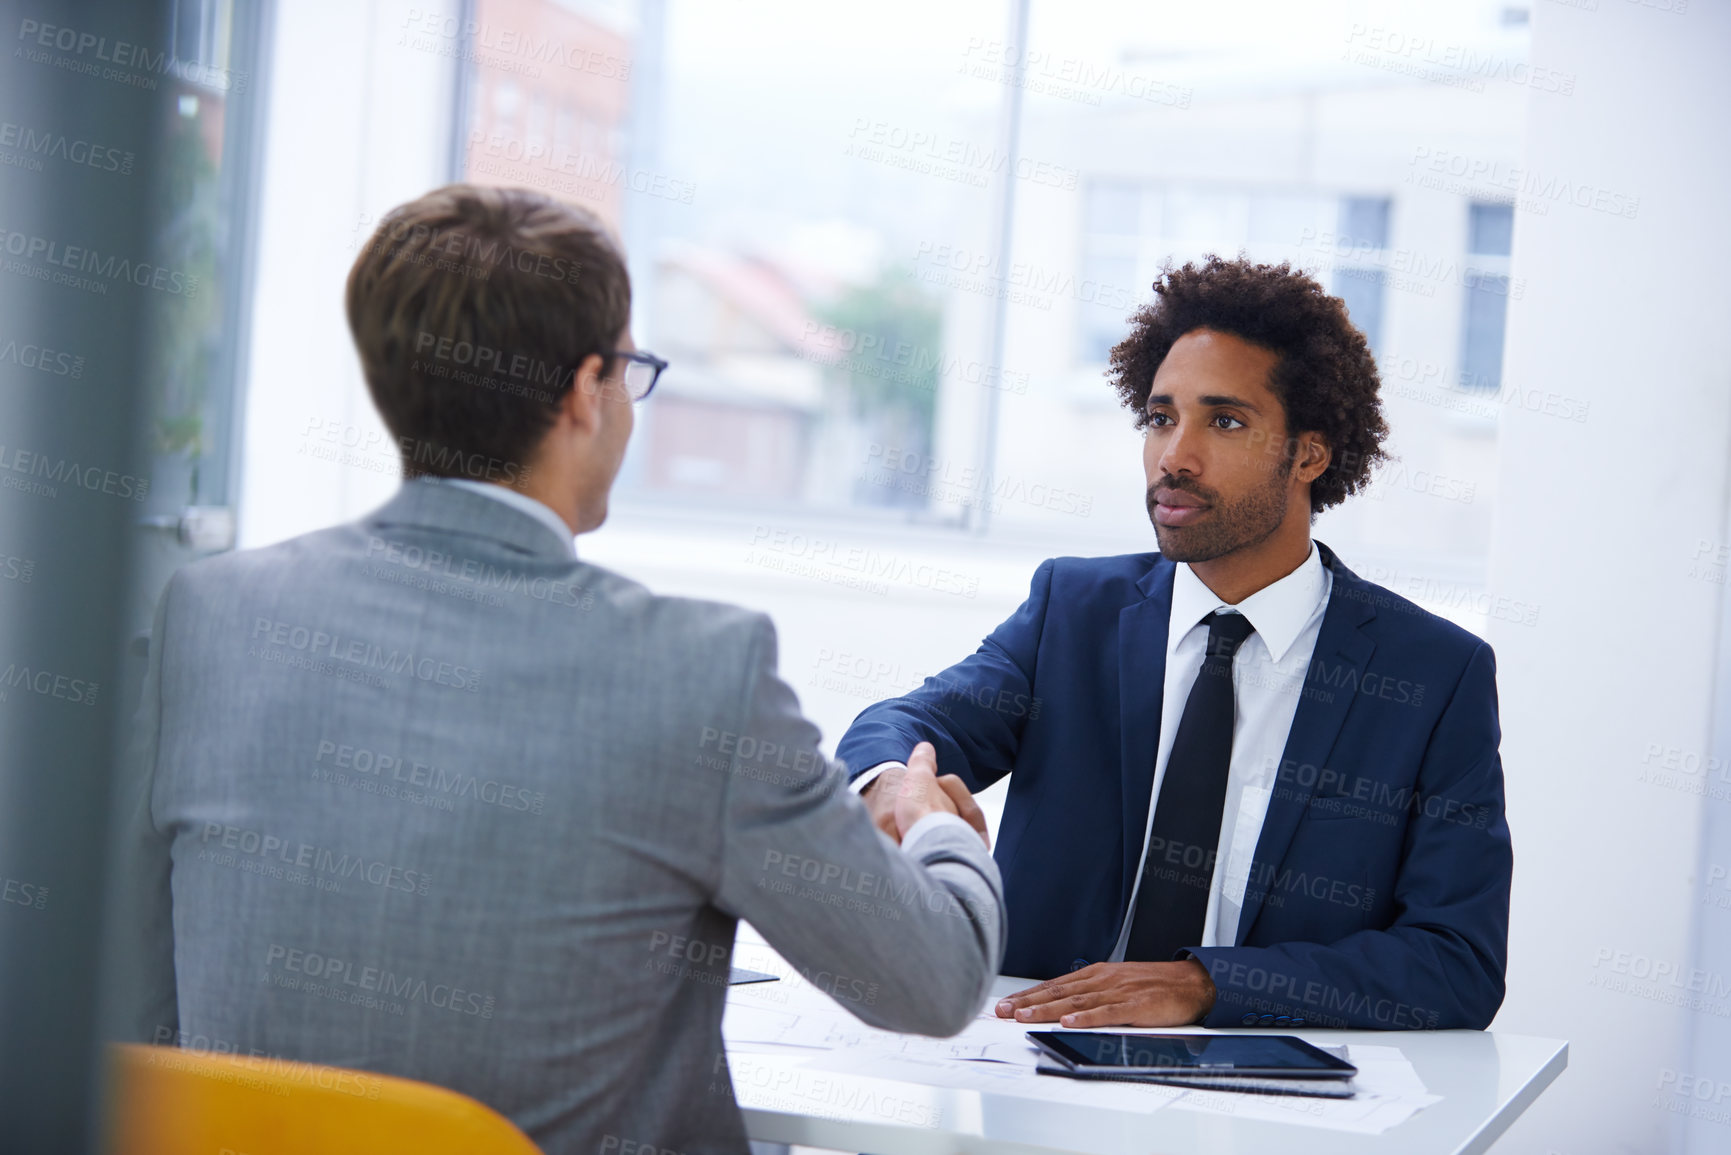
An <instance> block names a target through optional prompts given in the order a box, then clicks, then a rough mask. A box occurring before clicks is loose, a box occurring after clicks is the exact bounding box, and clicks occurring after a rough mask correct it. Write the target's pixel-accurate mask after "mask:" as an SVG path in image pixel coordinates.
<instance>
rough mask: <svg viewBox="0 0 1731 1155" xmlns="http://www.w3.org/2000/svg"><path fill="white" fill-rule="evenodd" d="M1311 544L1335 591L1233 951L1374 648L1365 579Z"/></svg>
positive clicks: (1255, 909) (1270, 804)
mask: <svg viewBox="0 0 1731 1155" xmlns="http://www.w3.org/2000/svg"><path fill="white" fill-rule="evenodd" d="M1316 547H1317V549H1319V550H1321V551H1322V561H1323V564H1324V565H1326V566H1328V568H1329V571H1330V572H1331V573H1332V574H1333V576H1334V587H1333V589H1332V590H1331V591H1330V592H1329V596H1328V609H1327V610H1326V611H1325V612H1324V613H1323V617H1322V629H1321V630H1320V631H1319V632H1318V634H1317V637H1316V649H1315V650H1314V651H1313V652H1312V653H1311V656H1310V667H1309V669H1308V670H1306V671H1305V675H1304V691H1303V695H1302V697H1300V698H1299V702H1298V712H1297V713H1296V714H1294V715H1293V719H1292V729H1291V731H1290V732H1289V733H1288V734H1287V737H1286V749H1285V753H1284V755H1283V760H1282V767H1291V768H1292V771H1291V773H1288V774H1284V775H1280V774H1277V775H1276V778H1275V786H1274V793H1273V797H1271V798H1270V799H1269V802H1268V815H1267V817H1266V818H1264V819H1263V822H1262V836H1261V837H1260V838H1259V839H1258V840H1257V843H1256V855H1255V857H1254V858H1253V859H1252V862H1251V870H1250V882H1249V884H1248V885H1247V886H1246V887H1245V891H1244V909H1243V912H1242V914H1241V915H1240V916H1239V919H1238V938H1237V942H1236V943H1235V944H1234V945H1237V946H1242V945H1243V944H1244V941H1245V939H1246V938H1247V937H1249V934H1250V929H1251V927H1253V926H1254V925H1255V923H1256V916H1257V915H1258V914H1260V913H1261V911H1262V900H1263V899H1264V898H1265V897H1266V896H1267V894H1268V890H1269V884H1270V883H1272V882H1273V881H1274V877H1275V875H1276V873H1277V872H1278V870H1279V867H1280V862H1281V860H1282V859H1283V858H1285V857H1286V848H1287V847H1288V846H1290V845H1291V844H1292V836H1293V834H1294V833H1296V832H1297V830H1298V822H1299V819H1300V818H1302V817H1303V816H1304V811H1305V807H1306V806H1308V805H1309V804H1310V794H1311V784H1313V783H1314V782H1315V781H1316V779H1317V775H1316V773H1314V772H1306V771H1303V770H1301V769H1300V767H1303V766H1307V765H1308V766H1313V767H1316V768H1317V770H1319V771H1320V770H1321V769H1322V768H1324V767H1326V766H1327V764H1328V755H1329V752H1330V751H1331V750H1333V749H1334V740H1335V738H1337V737H1338V736H1339V735H1340V728H1341V726H1342V725H1343V724H1344V723H1345V721H1346V713H1347V711H1348V710H1349V709H1351V707H1352V702H1353V699H1354V698H1356V697H1357V696H1358V684H1359V679H1360V678H1361V677H1362V676H1363V674H1364V671H1365V667H1366V665H1367V664H1368V663H1369V661H1370V655H1371V653H1372V651H1374V650H1375V649H1376V642H1375V641H1374V640H1373V639H1372V637H1371V636H1370V634H1369V633H1368V632H1366V631H1365V629H1364V626H1365V624H1366V623H1367V622H1369V621H1370V620H1371V619H1372V618H1374V617H1375V616H1376V610H1375V608H1374V605H1373V602H1374V599H1373V598H1371V597H1368V596H1366V594H1367V591H1366V590H1365V588H1364V582H1362V581H1360V580H1359V577H1358V575H1357V574H1355V573H1353V572H1352V571H1351V570H1349V569H1347V568H1346V567H1345V566H1344V565H1342V564H1341V563H1340V561H1339V559H1338V558H1336V557H1335V556H1334V551H1332V550H1330V549H1329V548H1328V547H1327V546H1325V545H1323V544H1322V543H1321V542H1317V543H1316Z"/></svg>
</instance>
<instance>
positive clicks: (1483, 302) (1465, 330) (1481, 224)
mask: <svg viewBox="0 0 1731 1155" xmlns="http://www.w3.org/2000/svg"><path fill="white" fill-rule="evenodd" d="M1514 230H1515V210H1514V206H1513V205H1508V204H1471V205H1468V206H1467V254H1468V256H1467V264H1466V267H1465V272H1464V275H1463V276H1462V281H1463V282H1464V286H1465V300H1464V301H1463V302H1462V306H1461V358H1460V378H1459V381H1460V385H1461V387H1462V388H1464V389H1476V390H1485V391H1488V392H1495V391H1496V390H1498V389H1501V388H1502V384H1503V332H1504V329H1505V328H1506V326H1507V323H1508V309H1509V292H1510V285H1511V280H1510V277H1509V269H1508V266H1509V260H1508V258H1509V254H1510V252H1511V251H1512V249H1513V246H1514Z"/></svg>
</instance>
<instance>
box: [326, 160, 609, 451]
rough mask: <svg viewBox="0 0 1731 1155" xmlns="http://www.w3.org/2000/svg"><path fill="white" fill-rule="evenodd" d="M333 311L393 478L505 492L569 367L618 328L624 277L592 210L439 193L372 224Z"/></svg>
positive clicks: (526, 197) (519, 195) (541, 199)
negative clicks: (342, 312) (344, 326)
mask: <svg viewBox="0 0 1731 1155" xmlns="http://www.w3.org/2000/svg"><path fill="white" fill-rule="evenodd" d="M345 303H346V306H347V309H348V316H349V331H350V332H351V333H353V334H354V338H355V348H356V349H357V350H358V351H359V352H360V357H361V370H362V372H363V373H364V374H365V375H366V379H367V389H368V391H369V392H370V393H371V394H372V397H373V404H374V405H375V406H377V407H378V410H379V416H381V417H383V418H384V421H385V425H386V427H387V428H389V429H390V431H391V433H392V435H393V436H394V437H395V438H396V439H397V445H398V448H399V450H400V451H401V453H402V457H403V476H404V477H418V476H422V475H432V476H435V477H468V478H474V479H476V480H489V481H505V482H507V483H508V482H510V481H512V480H514V479H515V478H516V477H518V476H519V475H521V474H523V473H525V472H527V463H528V461H529V460H530V458H531V457H533V455H534V453H535V450H536V448H537V447H538V446H539V445H540V443H541V440H542V438H544V437H545V436H546V434H547V430H548V429H550V428H551V427H552V424H553V415H554V413H555V411H556V409H557V406H558V404H559V399H560V398H561V397H562V396H563V395H564V393H565V391H566V390H567V389H569V388H571V383H572V378H573V375H574V374H575V372H576V370H577V366H578V365H579V364H581V363H582V361H583V359H584V358H585V357H587V356H589V355H590V354H592V353H599V354H601V355H602V356H603V357H607V355H608V354H609V353H610V352H612V350H613V348H614V342H615V341H616V340H617V339H618V337H619V334H620V333H622V332H623V331H624V330H625V327H626V325H628V324H629V323H630V319H631V279H630V277H629V276H628V275H627V273H626V271H625V258H624V254H623V253H622V252H621V251H620V247H619V244H618V242H617V241H616V240H614V238H613V236H612V234H611V233H610V232H609V231H608V229H607V226H606V225H605V224H603V223H602V221H601V220H600V218H598V217H596V216H595V215H594V214H593V213H590V212H588V211H586V210H584V209H581V208H578V207H576V206H573V205H567V204H563V203H561V202H559V201H556V200H554V199H553V198H551V197H548V196H545V195H543V194H541V193H538V192H533V191H531V190H529V189H518V188H491V187H486V186H481V185H472V184H451V185H446V186H445V187H443V188H439V189H434V190H433V191H432V192H430V193H427V194H426V195H425V196H423V197H421V198H419V199H418V200H413V201H410V202H409V203H407V204H404V205H399V206H398V207H396V208H394V209H392V210H391V211H390V212H389V213H387V214H386V215H385V218H384V219H383V220H382V221H380V222H379V227H378V229H377V230H375V231H374V233H373V235H372V237H371V238H370V239H369V240H368V241H367V243H366V246H365V247H364V248H363V249H362V250H361V255H360V256H359V257H357V258H356V259H355V265H354V268H353V269H351V270H350V271H349V280H348V289H347V293H346V296H345ZM608 361H609V365H610V364H611V358H608ZM605 371H606V370H605V369H604V372H605Z"/></svg>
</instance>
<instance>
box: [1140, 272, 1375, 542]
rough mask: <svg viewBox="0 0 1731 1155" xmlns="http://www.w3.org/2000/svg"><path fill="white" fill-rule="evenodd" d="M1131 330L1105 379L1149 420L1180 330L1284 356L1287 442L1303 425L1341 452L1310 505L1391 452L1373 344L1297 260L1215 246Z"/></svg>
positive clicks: (1164, 288) (1340, 491)
mask: <svg viewBox="0 0 1731 1155" xmlns="http://www.w3.org/2000/svg"><path fill="white" fill-rule="evenodd" d="M1130 326H1131V328H1130V335H1129V336H1128V337H1126V338H1124V340H1122V341H1120V342H1119V343H1118V345H1117V346H1116V347H1115V348H1114V349H1113V350H1112V363H1111V367H1110V369H1108V370H1107V374H1106V376H1107V378H1108V379H1109V380H1110V381H1111V382H1112V384H1113V386H1114V387H1115V388H1116V389H1117V390H1118V399H1119V400H1120V401H1122V402H1123V403H1124V405H1125V406H1126V407H1127V408H1129V409H1131V410H1132V411H1133V412H1134V413H1135V416H1136V428H1138V429H1142V428H1145V427H1146V426H1147V424H1148V394H1149V393H1150V392H1151V391H1152V389H1153V385H1154V374H1155V373H1156V372H1158V371H1159V369H1160V363H1161V362H1162V361H1164V360H1166V354H1167V353H1170V352H1171V351H1172V346H1173V345H1174V344H1175V343H1176V342H1177V340H1178V338H1180V337H1182V336H1184V334H1186V333H1189V332H1192V331H1194V330H1196V329H1213V330H1214V331H1216V332H1219V333H1230V334H1232V335H1233V336H1234V337H1238V338H1240V339H1241V340H1245V341H1249V342H1250V343H1251V344H1252V345H1258V346H1260V347H1262V348H1264V349H1267V350H1268V351H1269V352H1271V353H1275V354H1278V355H1279V357H1280V360H1279V362H1277V363H1276V364H1275V366H1274V370H1273V371H1272V372H1271V373H1270V374H1269V377H1270V380H1269V387H1270V388H1271V389H1273V390H1274V393H1275V396H1277V397H1279V398H1280V403H1281V405H1282V406H1284V407H1285V409H1286V432H1287V434H1288V438H1287V444H1290V443H1291V435H1292V434H1295V433H1309V432H1315V433H1320V434H1322V438H1323V440H1324V441H1326V442H1328V447H1329V449H1331V450H1332V451H1333V457H1332V458H1331V459H1330V461H1329V463H1328V468H1327V469H1325V470H1324V471H1323V473H1322V476H1321V477H1318V478H1317V479H1316V480H1315V481H1313V482H1311V483H1310V511H1311V513H1313V514H1315V513H1321V512H1322V511H1323V510H1325V509H1327V508H1328V507H1329V506H1331V505H1338V504H1340V503H1341V502H1342V501H1345V500H1346V498H1347V495H1348V494H1351V493H1356V492H1358V490H1360V489H1361V488H1363V487H1364V486H1365V485H1367V484H1368V483H1369V482H1370V479H1371V472H1372V470H1373V469H1374V468H1375V467H1376V466H1377V465H1379V464H1381V463H1382V462H1383V461H1385V460H1386V459H1387V457H1388V455H1387V453H1385V452H1384V451H1383V448H1382V443H1383V441H1384V439H1386V438H1387V437H1388V424H1387V423H1386V422H1385V421H1384V420H1383V416H1382V401H1381V399H1380V397H1379V395H1378V391H1379V388H1380V378H1379V377H1378V375H1377V370H1376V358H1375V356H1373V355H1372V353H1371V351H1370V345H1369V343H1368V342H1366V341H1365V339H1364V334H1363V333H1361V332H1359V331H1358V329H1357V328H1356V327H1355V326H1354V325H1353V323H1352V321H1351V320H1350V319H1349V318H1348V317H1347V315H1346V305H1345V304H1344V303H1342V301H1341V300H1340V298H1339V297H1331V296H1329V295H1328V294H1327V293H1326V292H1324V291H1323V288H1322V286H1321V285H1319V284H1318V283H1317V282H1316V281H1315V280H1314V279H1313V278H1311V277H1310V276H1308V275H1306V274H1305V273H1303V272H1301V271H1299V270H1297V269H1294V268H1293V267H1292V266H1291V265H1290V264H1288V263H1286V262H1284V261H1283V262H1281V263H1280V264H1278V265H1259V264H1254V263H1252V262H1251V261H1249V260H1246V259H1245V258H1243V257H1239V258H1238V259H1236V260H1230V261H1228V260H1224V259H1222V258H1220V257H1218V256H1214V255H1212V254H1210V255H1209V256H1207V257H1206V258H1205V259H1204V260H1203V261H1202V263H1201V264H1197V263H1195V262H1191V263H1189V264H1186V265H1183V266H1182V267H1179V268H1173V267H1172V266H1171V265H1170V264H1168V265H1167V266H1166V268H1165V269H1163V270H1162V271H1161V274H1160V279H1159V280H1157V281H1155V282H1154V300H1153V301H1151V302H1149V303H1148V304H1146V305H1143V306H1142V307H1141V308H1140V309H1138V310H1136V312H1135V314H1134V315H1132V316H1131V318H1130Z"/></svg>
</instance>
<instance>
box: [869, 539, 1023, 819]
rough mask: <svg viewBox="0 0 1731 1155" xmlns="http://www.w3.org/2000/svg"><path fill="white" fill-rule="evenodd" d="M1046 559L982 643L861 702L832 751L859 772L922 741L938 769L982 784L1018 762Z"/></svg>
mask: <svg viewBox="0 0 1731 1155" xmlns="http://www.w3.org/2000/svg"><path fill="white" fill-rule="evenodd" d="M1052 566H1053V562H1052V561H1051V560H1047V561H1044V562H1041V563H1040V568H1039V569H1037V570H1035V571H1034V580H1033V583H1032V588H1031V589H1030V590H1029V591H1028V600H1027V601H1025V602H1023V603H1022V605H1021V608H1020V609H1018V610H1017V611H1016V612H1015V613H1013V614H1011V615H1010V616H1009V618H1007V619H1006V620H1005V621H1004V623H1003V624H1002V625H1000V626H999V627H998V628H997V629H995V630H993V631H992V633H991V635H990V636H989V637H987V638H986V640H985V641H983V642H981V643H980V648H979V649H978V650H976V651H975V652H974V653H973V654H972V655H971V656H969V657H968V658H966V659H964V660H962V661H960V662H958V663H956V664H955V665H953V666H951V667H950V668H949V669H947V670H945V671H944V672H943V673H941V674H937V675H934V676H933V677H930V678H927V679H926V681H925V684H924V685H922V686H920V687H919V688H918V689H916V690H914V691H912V692H911V693H909V694H907V695H905V696H903V697H900V698H891V699H889V700H887V701H883V702H879V703H877V704H876V705H873V706H869V707H867V708H866V709H865V710H864V711H863V712H862V713H861V714H860V716H859V717H857V718H855V719H854V722H853V725H852V726H850V727H848V731H847V733H846V734H844V735H843V736H842V740H841V742H840V744H839V745H838V746H837V747H836V757H837V758H838V759H840V761H841V762H842V763H843V764H844V765H845V766H847V767H849V768H850V774H852V775H854V776H857V775H858V774H860V773H864V772H865V771H867V770H869V769H871V768H872V767H873V766H876V765H877V764H878V763H880V762H905V761H906V760H907V757H908V754H909V753H911V752H912V750H913V748H914V747H915V746H916V745H918V744H919V743H921V742H930V743H931V744H932V745H933V746H934V747H936V749H937V752H938V773H939V774H955V775H958V776H959V777H960V778H961V779H962V781H963V782H965V783H967V786H968V789H969V790H972V791H975V792H978V791H981V790H984V789H985V788H986V787H988V786H990V785H991V784H992V783H994V782H996V781H997V780H998V779H1000V778H1002V777H1003V776H1004V775H1006V774H1008V773H1009V772H1010V770H1011V768H1012V767H1013V766H1014V765H1015V763H1016V752H1017V750H1018V749H1019V748H1020V747H1021V742H1022V732H1023V730H1024V729H1025V728H1026V727H1027V724H1028V723H1029V722H1030V721H1032V720H1033V719H1035V718H1038V717H1039V715H1040V709H1041V706H1042V703H1041V701H1040V699H1039V698H1038V697H1036V696H1035V695H1034V690H1033V687H1034V661H1035V658H1036V656H1037V655H1038V653H1039V649H1040V634H1041V631H1042V630H1043V629H1044V627H1045V622H1046V607H1047V605H1048V603H1049V602H1050V599H1051V593H1052Z"/></svg>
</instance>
